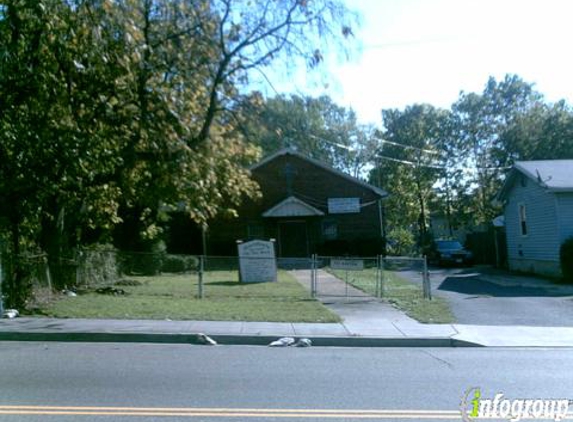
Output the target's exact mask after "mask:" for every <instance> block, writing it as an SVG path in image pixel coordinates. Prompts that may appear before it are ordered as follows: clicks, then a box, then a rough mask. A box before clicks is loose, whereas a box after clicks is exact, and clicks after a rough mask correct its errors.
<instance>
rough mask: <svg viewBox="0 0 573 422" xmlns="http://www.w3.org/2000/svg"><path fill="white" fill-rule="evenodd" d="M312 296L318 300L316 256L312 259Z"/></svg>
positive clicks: (313, 255) (312, 256)
mask: <svg viewBox="0 0 573 422" xmlns="http://www.w3.org/2000/svg"><path fill="white" fill-rule="evenodd" d="M310 295H311V296H312V298H313V299H314V298H316V254H312V255H311V258H310Z"/></svg>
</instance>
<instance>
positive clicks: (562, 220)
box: [497, 160, 573, 276]
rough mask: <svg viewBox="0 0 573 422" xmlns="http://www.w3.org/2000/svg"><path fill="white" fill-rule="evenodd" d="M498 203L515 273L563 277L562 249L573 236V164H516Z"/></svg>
mask: <svg viewBox="0 0 573 422" xmlns="http://www.w3.org/2000/svg"><path fill="white" fill-rule="evenodd" d="M497 199H498V200H499V201H501V203H502V204H503V206H504V216H505V228H506V235H507V253H508V264H509V268H510V269H511V270H517V271H527V272H533V273H537V274H543V275H550V276H558V275H560V274H561V269H560V264H559V249H560V247H561V244H562V243H563V242H564V241H565V240H566V239H567V238H569V237H572V236H573V160H544V161H518V162H516V163H515V165H514V166H513V168H512V170H511V171H510V173H509V175H508V177H507V179H506V181H505V183H504V186H503V188H502V190H501V191H500V193H499V195H498V198H497Z"/></svg>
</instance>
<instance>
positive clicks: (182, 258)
mask: <svg viewBox="0 0 573 422" xmlns="http://www.w3.org/2000/svg"><path fill="white" fill-rule="evenodd" d="M198 264H199V260H198V259H197V257H194V256H189V255H165V258H163V265H162V267H161V271H162V272H165V273H183V272H189V271H194V270H196V269H197V267H198Z"/></svg>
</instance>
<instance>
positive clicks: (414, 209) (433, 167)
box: [371, 104, 449, 238]
mask: <svg viewBox="0 0 573 422" xmlns="http://www.w3.org/2000/svg"><path fill="white" fill-rule="evenodd" d="M382 118H383V125H384V130H383V131H382V133H381V140H380V147H379V149H378V153H379V162H378V164H377V167H376V168H375V169H374V170H373V171H372V172H371V180H372V181H373V182H376V180H377V178H380V179H381V182H382V185H383V186H387V189H388V190H390V193H391V196H390V198H389V199H388V200H387V201H386V202H387V205H386V212H387V217H388V223H389V226H390V228H393V227H404V226H414V227H416V228H417V232H418V233H419V234H420V237H421V238H423V237H424V236H425V235H426V232H427V227H428V219H429V210H428V203H429V200H430V198H431V196H432V195H433V192H434V189H433V187H434V185H435V184H436V182H438V180H440V179H441V177H442V170H443V167H442V152H441V148H442V147H443V139H444V136H445V132H446V130H447V129H448V126H447V123H448V119H449V113H448V112H447V111H445V110H441V109H437V108H434V107H432V106H430V105H427V104H417V105H413V106H408V107H406V108H405V109H404V110H397V109H387V110H382Z"/></svg>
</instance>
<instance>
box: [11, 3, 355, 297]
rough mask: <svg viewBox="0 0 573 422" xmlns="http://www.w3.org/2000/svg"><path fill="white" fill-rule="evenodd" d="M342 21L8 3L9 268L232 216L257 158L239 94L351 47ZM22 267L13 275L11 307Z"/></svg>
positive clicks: (240, 7) (265, 11)
mask: <svg viewBox="0 0 573 422" xmlns="http://www.w3.org/2000/svg"><path fill="white" fill-rule="evenodd" d="M345 13H346V8H345V7H344V6H342V5H341V3H339V2H337V1H328V0H322V1H317V2H312V3H311V2H308V3H307V2H302V1H294V0H293V1H290V2H288V4H287V3H284V2H281V3H280V4H279V3H276V2H274V1H270V0H269V1H253V2H251V4H250V5H249V7H247V6H246V5H245V4H244V3H241V2H233V1H230V0H220V1H215V0H214V1H207V0H205V1H198V2H197V1H190V0H173V1H167V0H122V1H111V0H72V1H68V0H34V1H32V0H8V1H6V2H4V4H3V5H2V6H1V7H0V97H1V98H2V103H1V104H0V130H1V133H0V158H1V159H2V161H3V166H2V167H1V169H0V178H1V181H0V197H1V198H2V199H3V202H4V203H5V204H9V206H4V207H2V209H1V210H0V212H1V214H2V216H1V217H2V218H0V222H2V223H3V229H4V230H7V231H9V232H10V234H11V236H10V237H11V242H10V243H11V249H12V250H11V252H12V254H13V256H15V257H19V255H20V252H21V247H22V245H23V244H26V245H28V246H38V247H40V248H41V249H43V250H45V251H46V252H48V255H49V259H50V264H51V266H53V267H54V268H56V267H57V266H58V264H59V261H60V259H61V258H62V257H66V255H67V254H68V253H69V251H70V250H71V248H73V247H74V246H76V245H79V244H82V243H85V242H96V241H100V240H102V239H103V240H105V239H110V234H111V233H112V231H113V230H114V228H116V227H117V226H118V225H119V224H120V223H123V224H124V227H127V226H130V224H129V223H130V222H131V223H133V224H132V225H131V230H129V229H128V230H126V231H127V233H129V234H130V235H133V238H136V237H137V238H138V237H142V238H143V239H144V240H145V239H152V238H153V237H154V236H157V234H158V228H157V224H156V223H157V219H158V218H159V217H160V214H161V213H162V211H163V210H165V209H168V208H169V207H170V206H171V207H175V206H183V207H184V208H185V209H186V211H187V213H188V214H189V216H190V217H191V218H192V219H193V220H194V221H196V222H197V223H199V224H201V225H207V224H208V222H209V220H210V219H212V218H213V217H214V216H216V215H219V214H221V213H225V214H233V213H234V212H235V208H236V206H237V205H238V204H239V203H240V201H241V200H242V199H243V198H244V197H245V196H256V194H257V187H256V185H255V184H254V182H252V181H251V180H250V178H249V172H248V171H247V170H246V165H247V164H248V163H251V162H253V161H254V160H255V159H256V158H257V155H258V150H257V149H256V148H253V147H252V146H250V145H248V144H247V143H246V142H245V141H244V139H243V138H242V136H241V134H240V132H239V131H238V130H237V121H239V120H240V116H237V115H236V107H234V106H235V105H236V103H237V99H238V98H239V97H240V95H239V87H241V86H244V85H245V84H246V83H247V81H248V77H249V73H250V72H251V71H254V70H256V69H262V68H264V67H265V66H268V65H269V64H270V63H272V62H273V61H275V60H277V59H280V58H284V57H285V54H289V55H294V56H295V57H302V58H303V59H304V60H307V61H308V64H309V66H316V65H318V64H319V62H320V61H321V57H322V53H321V50H320V45H323V44H322V43H323V41H324V40H325V39H326V38H325V37H329V40H330V39H332V35H333V33H334V32H336V34H337V35H336V36H335V37H334V38H335V39H337V40H341V39H344V38H345V37H347V36H349V35H350V34H351V30H350V28H349V27H348V26H347V25H346V24H343V23H342V22H343V21H344V20H345ZM116 233H117V232H116ZM127 237H128V238H131V237H130V236H127ZM117 238H118V236H116V239H117ZM20 270H21V268H19V266H18V265H15V266H14V276H13V277H10V280H11V281H10V283H11V289H10V292H9V301H10V302H9V303H10V304H12V305H13V306H16V307H19V306H21V305H22V304H23V301H24V300H25V291H24V290H25V289H24V288H23V277H22V276H21V271H20ZM56 281H57V280H56Z"/></svg>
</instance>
